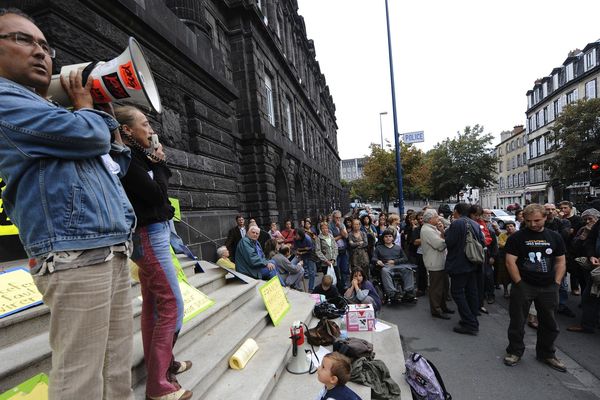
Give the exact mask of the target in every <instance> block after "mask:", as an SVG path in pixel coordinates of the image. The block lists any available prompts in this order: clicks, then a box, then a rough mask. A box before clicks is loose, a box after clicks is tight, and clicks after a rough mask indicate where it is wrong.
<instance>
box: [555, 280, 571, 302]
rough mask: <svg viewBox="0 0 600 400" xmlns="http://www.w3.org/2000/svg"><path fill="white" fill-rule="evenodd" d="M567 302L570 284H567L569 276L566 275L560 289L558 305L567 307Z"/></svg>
mask: <svg viewBox="0 0 600 400" xmlns="http://www.w3.org/2000/svg"><path fill="white" fill-rule="evenodd" d="M567 300H569V283H568V282H567V274H565V276H563V278H562V281H560V286H559V287H558V305H559V306H566V305H567Z"/></svg>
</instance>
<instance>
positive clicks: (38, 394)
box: [0, 374, 48, 400]
mask: <svg viewBox="0 0 600 400" xmlns="http://www.w3.org/2000/svg"><path fill="white" fill-rule="evenodd" d="M47 399H48V376H47V375H46V374H39V375H36V376H34V377H33V378H30V379H28V380H26V381H25V382H23V383H21V384H20V385H19V386H16V387H14V388H12V389H10V390H8V391H6V392H4V393H2V394H0V400H47Z"/></svg>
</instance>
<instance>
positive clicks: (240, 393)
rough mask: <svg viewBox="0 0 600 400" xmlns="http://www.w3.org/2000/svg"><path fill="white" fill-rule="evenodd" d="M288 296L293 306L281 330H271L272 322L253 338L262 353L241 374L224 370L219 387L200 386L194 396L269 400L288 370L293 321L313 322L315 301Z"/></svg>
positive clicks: (213, 399) (219, 399) (300, 295)
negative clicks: (277, 383)
mask: <svg viewBox="0 0 600 400" xmlns="http://www.w3.org/2000/svg"><path fill="white" fill-rule="evenodd" d="M287 296H288V299H289V301H290V303H291V305H292V306H291V308H290V310H289V312H288V313H287V315H286V316H285V317H284V318H283V320H282V321H281V323H280V324H279V326H277V327H275V326H272V324H271V323H270V322H269V323H268V325H267V326H266V327H265V329H263V330H262V331H261V332H260V334H259V335H258V336H256V337H254V339H255V340H256V342H257V344H258V346H259V350H258V352H257V353H256V354H255V355H254V357H253V358H252V359H251V360H250V362H249V363H248V365H247V366H246V368H244V369H243V370H240V371H236V370H233V369H227V370H225V371H224V373H223V374H222V375H221V377H220V378H219V379H218V384H217V385H211V387H209V388H205V387H204V386H203V383H202V382H201V383H200V384H199V385H197V386H196V387H195V388H194V393H196V391H198V392H200V393H202V395H201V396H200V397H198V398H202V399H207V400H222V399H236V398H243V399H244V400H259V399H266V398H268V396H269V394H270V392H271V391H272V390H273V388H274V387H275V384H276V382H277V381H278V379H279V377H280V376H281V374H282V372H283V371H284V370H285V366H286V364H287V361H288V359H289V355H290V354H291V349H292V346H291V340H290V339H289V336H290V326H291V325H292V322H293V321H296V320H300V321H306V320H307V319H309V318H311V313H312V309H313V306H314V301H313V300H312V299H311V298H310V297H309V296H308V295H306V294H304V293H299V292H295V291H293V290H290V291H288V292H287ZM234 351H235V348H233V349H230V353H229V354H233V352H234ZM207 389H208V390H207ZM205 390H206V392H204V391H205ZM297 394H298V393H297ZM194 396H195V395H194ZM194 398H196V397H194Z"/></svg>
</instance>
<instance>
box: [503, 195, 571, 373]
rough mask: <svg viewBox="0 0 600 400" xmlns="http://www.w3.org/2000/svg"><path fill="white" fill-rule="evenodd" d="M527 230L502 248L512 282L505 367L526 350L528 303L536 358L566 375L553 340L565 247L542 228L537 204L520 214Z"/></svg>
mask: <svg viewBox="0 0 600 400" xmlns="http://www.w3.org/2000/svg"><path fill="white" fill-rule="evenodd" d="M523 215H524V218H525V223H526V224H527V227H526V228H525V229H521V230H520V231H518V232H517V233H515V234H513V235H511V236H510V237H509V238H508V240H507V241H506V246H505V247H504V249H505V251H506V268H507V270H508V273H509V274H510V277H511V279H512V281H513V282H515V283H514V284H513V288H512V290H511V293H510V305H509V310H508V311H509V315H510V325H509V327H508V342H509V343H508V347H507V348H506V353H507V354H506V356H505V357H504V364H506V365H508V366H513V365H515V364H517V363H518V362H519V360H520V359H521V357H522V356H523V352H524V351H525V344H524V342H523V336H524V334H525V330H524V326H525V317H526V316H527V313H528V311H529V307H530V305H531V302H532V301H533V302H534V303H535V307H536V309H537V313H538V321H539V327H538V335H537V344H536V358H537V359H538V360H540V361H542V362H544V363H545V364H548V365H549V366H550V367H552V368H554V369H556V370H558V371H561V372H566V370H567V369H566V367H565V365H564V364H563V363H562V362H561V361H560V360H558V359H557V358H556V356H555V354H554V353H555V348H554V341H555V340H556V338H557V337H558V332H559V330H558V324H557V323H556V316H555V311H556V308H557V306H558V288H559V286H560V282H561V280H562V278H563V276H564V275H565V269H566V262H565V244H564V241H563V239H562V238H561V236H560V235H559V234H558V233H556V232H554V231H552V230H550V229H544V223H545V222H546V213H545V210H544V207H543V206H541V205H540V204H530V205H528V206H527V207H525V211H524V212H523Z"/></svg>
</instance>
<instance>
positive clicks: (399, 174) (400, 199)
mask: <svg viewBox="0 0 600 400" xmlns="http://www.w3.org/2000/svg"><path fill="white" fill-rule="evenodd" d="M385 21H386V25H387V39H388V54H389V58H390V84H391V87H392V117H393V118H394V143H395V145H396V179H397V180H398V212H399V214H400V217H401V218H402V215H403V214H404V196H403V194H402V164H401V161H402V160H401V157H400V135H399V133H398V118H397V116H396V90H395V88H394V62H393V57H392V37H391V34H390V14H389V10H388V0H385Z"/></svg>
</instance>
